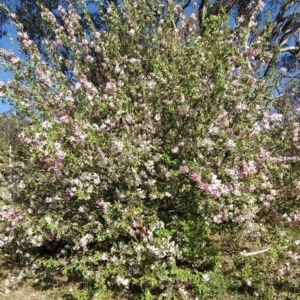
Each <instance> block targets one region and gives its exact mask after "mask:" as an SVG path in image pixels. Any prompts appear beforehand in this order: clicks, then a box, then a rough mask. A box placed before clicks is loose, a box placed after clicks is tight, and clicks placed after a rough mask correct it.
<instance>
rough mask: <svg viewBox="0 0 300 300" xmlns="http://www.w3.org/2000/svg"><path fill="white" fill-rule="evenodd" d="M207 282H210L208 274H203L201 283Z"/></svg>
mask: <svg viewBox="0 0 300 300" xmlns="http://www.w3.org/2000/svg"><path fill="white" fill-rule="evenodd" d="M209 280H210V276H209V274H203V275H202V281H203V282H204V283H206V282H209Z"/></svg>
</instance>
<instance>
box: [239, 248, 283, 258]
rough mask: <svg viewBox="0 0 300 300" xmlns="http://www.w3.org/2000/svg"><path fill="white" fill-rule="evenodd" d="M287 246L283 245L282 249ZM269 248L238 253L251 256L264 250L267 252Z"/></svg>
mask: <svg viewBox="0 0 300 300" xmlns="http://www.w3.org/2000/svg"><path fill="white" fill-rule="evenodd" d="M286 248H287V246H284V247H283V248H282V249H286ZM270 249H271V248H270V247H268V248H265V249H262V250H258V251H254V252H244V251H243V252H240V254H241V255H242V256H253V255H256V254H261V253H265V252H268V251H269V250H270Z"/></svg>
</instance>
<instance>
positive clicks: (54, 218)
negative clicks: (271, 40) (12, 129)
mask: <svg viewBox="0 0 300 300" xmlns="http://www.w3.org/2000/svg"><path fill="white" fill-rule="evenodd" d="M259 10H260V6H259V5H258V6H255V7H254V9H253V14H254V15H255V14H256V13H259ZM41 11H42V13H41V17H42V18H43V20H44V22H45V24H46V25H47V28H48V30H49V31H51V32H52V33H53V39H52V40H47V39H44V40H43V41H42V45H43V55H41V54H40V51H39V50H38V47H37V45H35V43H33V42H32V41H31V40H30V39H29V38H28V35H27V33H26V32H24V31H23V30H22V26H20V24H18V23H17V20H15V21H16V26H18V31H19V32H18V39H19V42H20V43H21V45H22V51H23V53H24V55H25V56H24V57H25V58H26V59H23V60H22V59H20V58H18V57H16V56H14V54H13V53H10V52H8V51H6V50H4V49H2V50H1V55H2V57H3V58H4V60H5V62H6V66H7V68H8V69H9V70H11V71H12V72H13V73H14V76H15V78H14V80H12V81H10V82H9V83H7V84H2V85H1V93H2V95H3V96H4V97H6V100H7V101H8V102H10V103H12V104H13V105H14V106H15V107H16V109H17V110H18V112H19V113H20V114H22V115H25V116H27V118H29V119H28V120H29V122H30V124H29V125H28V126H26V127H24V128H23V130H22V132H21V133H20V134H19V141H20V143H21V145H23V146H22V147H21V149H20V150H19V151H18V152H16V153H15V154H14V158H13V160H12V162H11V163H10V164H9V163H8V162H6V161H5V160H3V162H2V165H1V173H3V174H5V176H6V177H7V178H12V180H11V181H10V182H9V180H6V181H5V182H4V183H5V184H6V183H7V182H9V186H8V187H7V188H8V189H9V190H10V192H11V195H12V199H13V201H14V202H13V203H7V204H6V205H4V206H2V207H1V210H0V214H1V218H2V224H1V226H0V246H1V251H2V253H3V254H4V255H5V256H6V257H8V258H9V259H10V260H15V261H18V262H19V263H20V264H21V265H22V266H24V270H23V273H22V275H20V277H19V278H18V280H22V278H23V277H22V276H35V277H36V278H37V280H39V281H41V282H44V283H47V282H49V280H50V279H53V278H54V277H55V276H57V275H60V276H65V277H63V278H65V280H78V281H81V282H82V283H84V289H83V292H82V293H81V294H80V295H77V297H78V299H90V298H95V299H107V297H108V295H109V294H112V293H115V295H117V297H119V298H120V297H121V298H124V299H125V298H126V297H128V298H129V299H163V298H166V299H172V297H175V298H176V297H177V298H179V299H195V298H197V297H198V299H205V298H209V297H210V298H214V299H216V298H217V297H218V296H219V295H222V294H223V293H224V292H225V291H230V290H231V291H236V292H242V293H244V295H246V294H249V295H252V296H257V297H262V298H263V297H265V299H270V298H272V297H273V295H275V294H276V293H277V291H278V290H280V289H281V288H282V283H284V284H285V286H289V287H291V290H293V289H294V290H295V291H297V290H298V291H299V281H297V280H298V279H297V278H298V274H297V272H299V270H298V269H297V268H296V267H295V266H296V264H297V261H298V258H299V254H298V252H299V249H298V248H299V244H300V241H299V240H297V237H293V235H292V234H293V232H294V231H293V230H294V228H295V227H296V226H297V225H299V221H300V208H299V199H298V195H299V188H300V185H299V172H300V171H299V170H300V168H299V159H298V157H297V155H295V153H296V151H297V150H299V123H298V122H296V120H295V119H294V118H293V114H292V112H291V111H288V110H283V111H282V112H281V113H278V112H276V111H274V109H273V107H274V101H275V100H274V99H273V98H272V97H271V95H272V91H273V90H274V88H275V87H276V85H277V83H278V81H279V80H280V77H281V74H280V73H277V72H276V70H275V69H274V70H273V72H270V75H269V76H268V78H265V77H262V76H260V70H261V68H263V67H264V65H265V63H266V62H267V61H268V60H269V59H270V56H269V52H268V47H267V43H266V41H267V39H268V35H269V34H270V32H268V30H265V31H264V35H261V36H260V38H259V40H258V41H257V43H256V44H255V45H251V47H249V46H247V39H248V36H249V34H251V32H252V31H253V30H254V26H253V24H252V23H251V22H250V23H249V25H248V26H245V23H244V22H243V20H241V22H242V25H239V24H238V25H237V30H236V31H232V30H229V28H228V27H227V25H226V23H227V21H228V20H227V16H226V15H225V14H223V13H220V14H219V15H218V16H214V15H213V16H210V17H209V18H206V19H205V20H204V21H203V22H204V26H205V28H206V30H205V31H204V32H203V34H201V35H200V34H199V31H198V27H197V26H196V20H197V18H196V16H195V15H194V14H191V15H190V16H189V17H185V16H184V15H183V14H182V6H181V5H179V4H175V3H173V2H172V1H169V6H168V11H167V12H166V13H165V15H164V18H162V19H161V20H159V21H157V18H156V15H155V13H154V12H153V10H149V9H148V6H147V5H146V4H145V1H138V2H134V1H124V2H123V3H122V5H120V6H117V7H115V6H113V5H111V6H109V7H108V9H107V14H106V16H104V18H105V21H106V24H107V28H106V29H105V30H102V31H101V32H99V31H98V30H96V29H95V28H94V25H93V22H92V21H91V19H90V15H89V14H88V13H83V14H82V15H84V17H80V16H79V15H77V13H76V11H75V10H74V9H73V8H72V6H71V5H70V6H69V7H68V8H63V7H59V9H58V14H59V20H58V19H57V18H56V17H55V16H54V15H53V14H52V13H51V12H50V11H49V10H47V9H45V8H43V7H41ZM83 12H85V11H84V10H83ZM11 17H12V18H14V16H11ZM177 18H179V22H177V26H176V25H175V23H174V19H177ZM83 23H84V24H85V25H84V26H85V30H82V28H81V26H82V24H83ZM86 28H88V29H89V30H86ZM62 47H63V49H64V51H65V49H67V50H68V59H66V57H62V56H61V48H62ZM258 53H259V59H257V58H256V62H255V68H253V66H252V65H249V59H250V60H251V58H252V57H253V56H255V57H257V54H258ZM62 64H63V65H64V66H66V67H67V69H64V70H62ZM281 71H282V72H284V71H285V70H284V69H282V70H281ZM282 228H285V229H286V231H282ZM297 251H298V252H297ZM297 284H298V286H297ZM295 293H296V292H295Z"/></svg>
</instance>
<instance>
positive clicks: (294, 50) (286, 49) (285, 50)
mask: <svg viewBox="0 0 300 300" xmlns="http://www.w3.org/2000/svg"><path fill="white" fill-rule="evenodd" d="M299 50H300V47H296V46H292V47H286V48H281V49H280V52H281V53H282V52H288V51H289V52H297V51H299Z"/></svg>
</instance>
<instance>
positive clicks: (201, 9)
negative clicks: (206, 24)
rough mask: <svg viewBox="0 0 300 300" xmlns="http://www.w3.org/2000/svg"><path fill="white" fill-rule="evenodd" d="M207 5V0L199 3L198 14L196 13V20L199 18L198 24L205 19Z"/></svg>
mask: <svg viewBox="0 0 300 300" xmlns="http://www.w3.org/2000/svg"><path fill="white" fill-rule="evenodd" d="M208 4H209V0H202V1H201V4H200V7H199V13H198V18H199V23H200V24H201V23H202V22H203V20H204V19H205V17H206V14H207V7H208Z"/></svg>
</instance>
